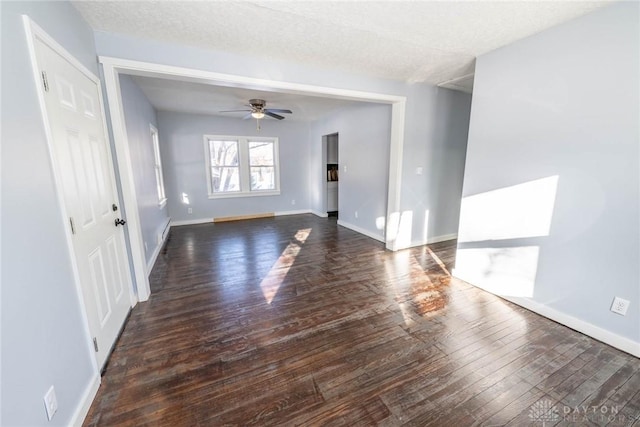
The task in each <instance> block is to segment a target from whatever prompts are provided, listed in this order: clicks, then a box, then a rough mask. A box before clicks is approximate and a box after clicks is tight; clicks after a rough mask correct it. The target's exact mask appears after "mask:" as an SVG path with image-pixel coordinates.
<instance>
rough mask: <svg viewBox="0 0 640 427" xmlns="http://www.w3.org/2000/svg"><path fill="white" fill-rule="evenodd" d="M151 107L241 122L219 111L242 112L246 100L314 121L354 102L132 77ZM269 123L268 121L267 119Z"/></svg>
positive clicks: (291, 117) (292, 118)
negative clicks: (261, 102)
mask: <svg viewBox="0 0 640 427" xmlns="http://www.w3.org/2000/svg"><path fill="white" fill-rule="evenodd" d="M132 78H133V80H134V81H135V82H136V84H137V85H138V86H139V87H140V88H141V89H142V91H143V92H144V94H145V96H146V97H147V98H148V99H149V102H150V103H151V105H153V106H154V107H155V108H156V109H157V110H163V111H177V112H182V113H191V114H206V115H220V116H226V117H230V118H243V117H244V116H246V113H220V111H222V110H237V109H244V108H245V106H246V105H247V104H248V102H249V99H252V98H258V99H264V100H266V101H267V108H284V109H289V110H291V111H293V114H282V115H283V116H285V117H286V119H287V120H289V121H313V120H316V119H319V118H321V117H322V116H324V115H326V114H327V113H329V112H331V111H334V110H336V109H338V108H342V107H346V106H348V105H352V104H354V103H355V102H354V101H345V100H339V99H331V98H323V97H314V96H302V95H294V94H285V93H278V92H265V91H258V90H249V89H242V88H234V87H224V86H213V85H207V84H200V83H191V82H183V81H179V80H167V79H162V78H153V77H140V76H132ZM266 120H271V119H266Z"/></svg>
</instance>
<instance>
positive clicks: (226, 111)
mask: <svg viewBox="0 0 640 427" xmlns="http://www.w3.org/2000/svg"><path fill="white" fill-rule="evenodd" d="M247 111H251V110H224V111H218V113H240V112H243V113H245V112H247Z"/></svg>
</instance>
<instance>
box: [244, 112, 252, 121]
mask: <svg viewBox="0 0 640 427" xmlns="http://www.w3.org/2000/svg"><path fill="white" fill-rule="evenodd" d="M250 118H251V113H249V114H247V115H246V116H244V117H243V118H242V120H247V119H250Z"/></svg>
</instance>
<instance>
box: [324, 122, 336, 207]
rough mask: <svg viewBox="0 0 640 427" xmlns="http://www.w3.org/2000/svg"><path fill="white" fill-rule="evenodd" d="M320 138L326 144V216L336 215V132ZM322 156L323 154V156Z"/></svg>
mask: <svg viewBox="0 0 640 427" xmlns="http://www.w3.org/2000/svg"><path fill="white" fill-rule="evenodd" d="M322 139H324V140H325V142H326V144H323V145H325V147H326V168H327V185H326V187H327V188H326V192H327V216H330V217H335V218H337V217H338V194H339V191H338V188H339V185H338V182H339V179H338V171H339V169H340V168H339V158H338V153H339V150H338V134H337V133H333V134H330V135H324V136H323V137H322ZM323 157H324V156H323Z"/></svg>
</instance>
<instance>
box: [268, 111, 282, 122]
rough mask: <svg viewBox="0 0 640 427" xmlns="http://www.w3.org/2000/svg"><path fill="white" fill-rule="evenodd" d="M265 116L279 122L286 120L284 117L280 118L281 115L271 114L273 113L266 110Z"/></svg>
mask: <svg viewBox="0 0 640 427" xmlns="http://www.w3.org/2000/svg"><path fill="white" fill-rule="evenodd" d="M264 114H265V115H267V116H269V117H273V118H274V119H278V120H282V119H284V117H282V116H280V115H278V114H275V113H272V112H271V111H269V110H265V112H264Z"/></svg>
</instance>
